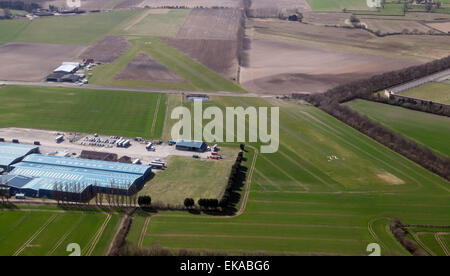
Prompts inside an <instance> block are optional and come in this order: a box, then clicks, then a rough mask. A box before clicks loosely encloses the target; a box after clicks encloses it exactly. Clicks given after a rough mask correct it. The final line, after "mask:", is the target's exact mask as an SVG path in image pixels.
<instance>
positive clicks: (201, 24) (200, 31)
mask: <svg viewBox="0 0 450 276" xmlns="http://www.w3.org/2000/svg"><path fill="white" fill-rule="evenodd" d="M243 20H244V13H243V11H242V10H238V9H193V10H192V11H191V12H190V13H189V16H188V18H187V19H186V21H185V22H184V24H183V26H181V28H180V30H179V31H178V33H177V35H176V37H175V38H179V39H180V38H181V39H227V40H235V39H237V37H238V32H239V29H240V28H242V25H243Z"/></svg>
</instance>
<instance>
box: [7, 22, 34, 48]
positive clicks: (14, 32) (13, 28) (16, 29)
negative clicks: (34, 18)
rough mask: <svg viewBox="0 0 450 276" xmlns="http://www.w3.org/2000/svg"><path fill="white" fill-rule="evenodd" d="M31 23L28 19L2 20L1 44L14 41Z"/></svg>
mask: <svg viewBox="0 0 450 276" xmlns="http://www.w3.org/2000/svg"><path fill="white" fill-rule="evenodd" d="M29 24H30V21H28V20H0V44H3V43H7V42H10V41H14V40H15V39H16V37H17V36H18V35H19V34H20V33H21V32H22V31H23V30H24V29H25V28H27V27H28V25H29Z"/></svg>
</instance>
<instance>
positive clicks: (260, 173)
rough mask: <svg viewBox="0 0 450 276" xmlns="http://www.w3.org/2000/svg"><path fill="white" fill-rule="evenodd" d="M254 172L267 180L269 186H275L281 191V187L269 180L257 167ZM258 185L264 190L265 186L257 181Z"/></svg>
mask: <svg viewBox="0 0 450 276" xmlns="http://www.w3.org/2000/svg"><path fill="white" fill-rule="evenodd" d="M255 174H256V175H259V176H261V177H262V178H263V179H264V180H265V181H267V182H268V183H269V184H270V186H271V187H274V188H276V189H277V190H278V191H282V190H283V189H281V187H280V186H279V185H278V184H275V183H274V182H273V181H272V180H270V179H269V178H267V176H266V175H264V174H263V173H262V172H261V171H259V170H258V169H255ZM257 184H258V186H260V187H261V188H262V189H263V190H264V191H266V190H267V189H266V187H264V186H262V185H260V184H259V183H257Z"/></svg>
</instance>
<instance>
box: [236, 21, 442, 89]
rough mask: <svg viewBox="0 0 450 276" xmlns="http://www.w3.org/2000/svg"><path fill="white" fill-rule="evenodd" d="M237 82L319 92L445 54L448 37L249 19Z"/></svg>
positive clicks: (250, 85) (259, 86)
mask: <svg viewBox="0 0 450 276" xmlns="http://www.w3.org/2000/svg"><path fill="white" fill-rule="evenodd" d="M246 33H247V36H248V37H249V39H250V41H251V43H250V47H249V50H246V56H248V58H247V59H246V63H245V64H243V66H244V67H242V68H241V70H240V72H241V74H240V84H241V85H242V86H243V87H244V88H245V89H247V90H249V91H252V92H256V93H266V94H289V93H293V92H310V93H320V92H324V91H326V90H327V89H329V88H332V87H334V86H336V85H339V84H343V83H347V82H350V81H354V80H358V79H361V78H367V77H370V76H373V75H376V74H380V73H384V72H389V71H393V70H398V69H401V68H405V67H409V66H412V65H417V64H421V63H423V62H426V61H430V60H432V59H435V58H441V57H443V56H446V55H448V52H449V50H450V46H449V45H450V37H444V36H395V37H384V38H380V37H376V36H375V35H373V34H371V33H369V32H367V31H364V30H358V29H345V28H335V27H325V26H316V25H310V24H302V23H298V22H288V21H283V20H275V19H250V20H248V21H247V30H246Z"/></svg>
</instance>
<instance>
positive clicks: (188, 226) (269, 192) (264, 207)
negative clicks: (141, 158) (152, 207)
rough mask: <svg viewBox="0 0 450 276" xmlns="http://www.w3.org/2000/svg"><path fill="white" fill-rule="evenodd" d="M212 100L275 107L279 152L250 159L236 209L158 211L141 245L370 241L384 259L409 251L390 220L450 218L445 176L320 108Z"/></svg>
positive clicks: (325, 245) (330, 250) (245, 246)
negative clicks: (221, 212) (228, 214)
mask: <svg viewBox="0 0 450 276" xmlns="http://www.w3.org/2000/svg"><path fill="white" fill-rule="evenodd" d="M170 100H173V98H170ZM213 103H214V104H216V105H217V106H219V107H221V108H223V107H224V106H249V105H251V106H267V105H270V104H271V105H275V106H281V110H280V139H281V141H280V143H281V145H280V149H279V151H278V152H277V153H274V154H259V155H258V157H257V161H256V169H255V171H254V174H253V178H252V179H251V193H250V196H249V199H248V202H247V205H246V209H245V212H244V213H243V214H242V215H239V216H237V217H233V218H216V217H210V216H207V215H190V214H187V213H183V212H160V213H159V214H158V216H154V217H152V219H151V222H150V225H149V227H148V229H147V232H146V235H145V237H144V239H143V244H142V245H143V246H149V245H151V244H153V243H159V244H161V245H163V246H167V247H169V248H173V249H176V248H196V249H210V250H226V251H228V252H231V253H237V254H238V253H240V252H242V251H250V252H256V251H265V252H269V253H271V254H284V253H291V254H305V255H309V254H313V253H317V254H327V255H328V254H339V255H342V254H343V255H366V254H368V253H367V252H366V251H365V250H366V247H367V244H369V243H372V242H378V243H379V244H380V245H381V247H382V254H383V255H408V254H409V253H408V252H406V250H405V249H403V248H402V247H401V246H400V245H399V244H398V243H397V242H396V240H395V239H394V238H393V236H392V234H391V233H390V231H388V230H387V228H386V227H387V223H388V218H390V217H399V218H400V219H401V221H402V222H403V223H411V224H413V223H422V224H438V225H445V224H449V222H450V206H449V205H448V202H449V200H450V193H449V192H450V184H449V183H448V182H446V181H445V180H443V179H441V178H439V177H437V176H436V175H434V174H432V173H430V172H428V171H426V170H425V169H423V168H421V167H419V166H418V165H416V164H414V163H412V162H411V161H409V160H407V159H405V158H403V157H401V156H399V155H398V154H396V153H393V152H392V151H390V150H389V149H387V148H385V147H383V146H381V145H380V144H378V143H376V142H374V141H373V140H371V139H369V138H367V137H366V136H364V135H362V134H361V133H359V132H357V131H356V130H354V129H352V128H350V127H348V126H346V125H344V124H343V123H341V122H339V121H337V120H336V119H334V118H332V117H331V116H329V115H327V114H325V113H323V112H321V111H320V110H318V109H316V108H314V107H311V106H308V105H303V104H296V103H293V102H282V101H276V100H273V101H270V103H268V102H265V101H264V100H262V99H251V98H236V97H233V98H231V97H214V98H213V102H211V103H210V104H213ZM255 146H257V145H255ZM246 166H248V167H250V166H251V164H250V163H247V164H246ZM143 224H144V223H143V219H140V223H137V224H136V225H135V226H133V227H134V228H132V230H131V232H132V233H134V234H133V235H132V236H129V238H128V241H129V242H134V243H136V244H137V243H138V242H139V239H138V238H137V237H139V236H140V235H139V233H141V231H142V226H143ZM137 239H138V240H137Z"/></svg>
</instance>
